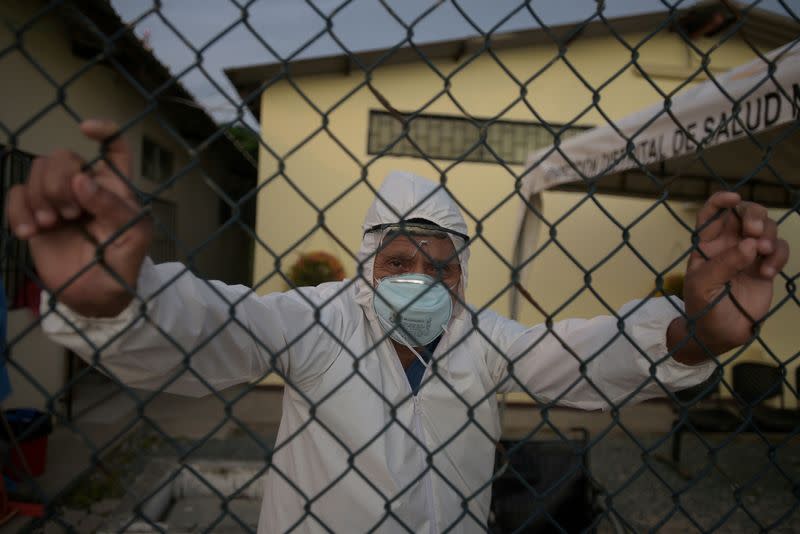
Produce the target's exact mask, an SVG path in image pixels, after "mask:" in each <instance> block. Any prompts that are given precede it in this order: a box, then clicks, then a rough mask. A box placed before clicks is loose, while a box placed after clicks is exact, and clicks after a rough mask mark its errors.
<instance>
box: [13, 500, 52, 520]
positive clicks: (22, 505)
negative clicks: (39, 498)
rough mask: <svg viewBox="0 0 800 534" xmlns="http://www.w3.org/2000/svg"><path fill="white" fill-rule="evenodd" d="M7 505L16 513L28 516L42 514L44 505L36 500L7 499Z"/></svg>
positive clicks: (39, 515) (40, 515)
mask: <svg viewBox="0 0 800 534" xmlns="http://www.w3.org/2000/svg"><path fill="white" fill-rule="evenodd" d="M8 507H9V509H11V510H16V511H17V513H18V514H20V515H24V516H28V517H42V516H44V505H43V504H41V503H38V502H21V501H8Z"/></svg>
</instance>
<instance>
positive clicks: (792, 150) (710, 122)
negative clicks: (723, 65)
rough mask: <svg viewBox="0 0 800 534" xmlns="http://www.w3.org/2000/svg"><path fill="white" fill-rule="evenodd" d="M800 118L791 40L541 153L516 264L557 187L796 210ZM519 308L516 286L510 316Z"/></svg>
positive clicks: (529, 185)
mask: <svg viewBox="0 0 800 534" xmlns="http://www.w3.org/2000/svg"><path fill="white" fill-rule="evenodd" d="M765 59H766V60H767V61H765ZM770 64H771V65H773V66H774V70H773V71H772V73H771V74H770V68H769V66H770ZM734 103H738V110H737V109H735V107H736V106H735V105H734ZM799 117H800V44H798V43H790V44H789V45H786V46H783V47H781V48H779V49H777V50H773V51H772V52H770V53H769V54H766V55H765V56H764V59H762V58H757V59H755V60H753V61H751V62H750V63H747V64H745V65H742V66H740V67H737V68H735V69H733V70H731V71H729V72H727V73H725V74H724V75H722V76H717V77H715V78H713V79H711V80H709V81H707V82H705V83H702V84H700V85H697V86H694V87H692V88H690V89H687V90H685V91H683V92H681V93H679V94H678V95H677V96H675V97H674V98H672V100H671V105H669V106H668V105H667V104H666V103H665V102H659V103H657V104H656V105H653V106H651V107H649V108H647V109H644V110H642V111H639V112H637V113H634V114H632V115H629V116H627V117H625V118H623V119H621V120H619V121H615V122H614V123H613V124H610V125H608V126H602V127H597V128H593V129H591V130H589V131H587V132H585V133H583V134H580V135H577V136H575V137H572V138H570V139H568V140H566V141H564V142H563V143H561V144H560V146H558V147H556V146H550V147H547V148H545V149H542V150H539V151H537V152H534V153H533V154H531V155H530V156H529V158H528V163H527V165H526V172H525V174H524V175H523V177H522V183H521V189H520V192H521V194H522V195H523V198H525V199H527V201H528V203H527V204H523V207H522V210H521V211H522V215H521V217H520V222H519V226H518V229H517V237H516V243H515V248H514V265H515V266H524V265H525V263H526V260H527V259H528V258H530V256H531V255H532V254H533V253H534V252H535V251H536V247H537V242H538V237H539V230H540V226H541V219H540V218H539V216H538V215H537V213H536V212H539V213H541V209H542V199H541V193H542V192H543V191H544V190H546V189H551V188H555V187H558V188H559V189H561V190H572V191H581V192H584V193H589V192H598V193H611V194H619V195H627V196H639V197H661V196H662V195H663V196H665V197H667V198H670V199H683V200H687V199H688V200H696V201H698V202H701V201H703V200H705V198H707V197H708V195H709V194H710V193H711V192H713V191H715V190H719V189H733V190H736V191H738V192H739V193H741V194H742V196H743V197H744V198H748V199H752V200H755V201H757V202H761V203H762V204H765V205H768V206H774V207H778V206H780V207H796V204H797V203H798V201H799V200H800V197H798V194H797V192H798V190H800V132H799V131H798V130H799V129H800V121H798V118H799ZM531 207H533V209H531ZM523 275H524V269H523V271H522V272H521V273H520V278H521V279H522V276H523ZM516 310H517V295H516V292H515V294H514V296H513V297H512V303H511V314H512V317H513V316H515V315H516Z"/></svg>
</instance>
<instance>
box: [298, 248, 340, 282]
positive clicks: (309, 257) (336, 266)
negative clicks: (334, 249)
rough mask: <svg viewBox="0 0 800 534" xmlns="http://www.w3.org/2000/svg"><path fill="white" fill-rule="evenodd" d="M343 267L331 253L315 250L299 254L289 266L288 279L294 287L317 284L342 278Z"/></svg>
mask: <svg viewBox="0 0 800 534" xmlns="http://www.w3.org/2000/svg"><path fill="white" fill-rule="evenodd" d="M344 276H345V273H344V267H343V266H342V263H341V262H340V261H339V260H338V259H336V257H335V256H334V255H333V254H329V253H327V252H322V251H315V252H308V253H305V254H300V257H299V258H298V259H297V261H296V262H294V264H292V266H291V267H290V268H289V279H290V280H291V281H292V283H293V284H294V285H295V287H303V286H317V285H319V284H323V283H325V282H337V281H339V280H344Z"/></svg>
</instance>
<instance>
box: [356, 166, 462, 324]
mask: <svg viewBox="0 0 800 534" xmlns="http://www.w3.org/2000/svg"><path fill="white" fill-rule="evenodd" d="M411 219H426V220H428V221H430V222H432V223H435V224H437V225H439V226H441V227H442V228H445V229H447V230H451V231H453V232H457V233H459V234H464V235H466V234H467V223H466V222H464V217H463V216H462V215H461V210H460V209H459V207H458V204H456V202H455V200H453V197H451V196H450V194H449V193H448V192H447V190H445V188H444V187H443V186H442V185H441V184H439V183H436V182H433V181H431V180H428V179H426V178H423V177H421V176H416V175H414V174H411V173H409V172H399V171H395V172H392V173H390V174H389V175H388V176H387V177H386V179H385V180H384V181H383V184H382V185H381V187H380V188H379V189H378V193H377V195H376V196H375V200H374V201H373V202H372V205H371V206H370V207H369V209H368V210H367V216H366V217H365V218H364V224H363V226H362V229H363V231H364V232H365V233H364V237H363V239H362V240H361V249H360V250H359V252H358V262H359V265H361V266H362V276H361V277H358V279H357V280H356V300H357V302H358V303H359V304H360V305H361V307H362V308H363V309H364V313H366V315H367V317H368V318H369V319H370V321H377V317H376V316H375V312H374V311H373V309H372V298H373V292H374V290H373V287H372V283H371V282H372V278H373V264H374V262H375V254H376V252H377V250H378V246H379V245H380V243H379V241H380V232H370V233H367V230H369V229H371V228H374V227H375V226H379V225H382V224H391V223H398V222H401V221H408V220H411ZM451 240H452V238H451ZM453 246H455V247H456V251H458V252H459V254H458V261H459V263H460V264H461V283H460V284H459V289H458V296H459V299H460V300H461V301H462V302H463V300H464V291H465V289H466V287H467V263H468V260H469V247H466V246H462V247H461V250H460V251H459V245H458V244H456V242H455V241H454V242H453ZM357 276H358V275H357ZM463 311H464V306H463V305H461V304H460V303H458V302H457V303H456V304H455V306H454V308H453V318H456V317H459V316H460V315H461V314H462V313H463Z"/></svg>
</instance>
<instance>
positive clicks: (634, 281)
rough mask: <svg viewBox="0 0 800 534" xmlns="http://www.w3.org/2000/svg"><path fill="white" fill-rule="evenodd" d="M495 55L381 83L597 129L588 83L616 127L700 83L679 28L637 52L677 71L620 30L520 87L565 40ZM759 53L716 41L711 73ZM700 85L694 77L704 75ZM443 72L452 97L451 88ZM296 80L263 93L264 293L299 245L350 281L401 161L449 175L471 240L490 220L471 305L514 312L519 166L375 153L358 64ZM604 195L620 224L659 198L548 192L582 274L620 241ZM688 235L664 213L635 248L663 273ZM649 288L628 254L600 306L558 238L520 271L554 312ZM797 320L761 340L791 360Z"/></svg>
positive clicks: (606, 275)
mask: <svg viewBox="0 0 800 534" xmlns="http://www.w3.org/2000/svg"><path fill="white" fill-rule="evenodd" d="M646 37H647V35H646V34H645V33H642V34H638V35H626V36H625V39H626V41H627V42H628V43H629V44H630V45H631V46H636V45H638V44H639V43H640V41H642V40H644V39H646ZM696 44H697V45H698V46H699V47H700V48H701V49H706V50H707V49H710V48H711V47H712V46H713V45H714V43H713V42H711V41H708V42H705V41H700V42H698V43H696ZM496 54H497V56H498V57H499V59H500V61H502V63H503V65H504V66H505V68H506V69H507V71H508V72H506V71H504V70H503V69H502V68H501V67H500V66H499V65H498V63H497V61H495V59H493V58H492V57H490V56H489V55H488V54H482V55H480V56H479V57H477V58H476V59H474V60H470V58H469V57H465V58H461V59H460V60H457V61H436V62H434V67H435V68H432V67H429V66H428V65H426V64H425V63H424V62H422V61H419V62H416V63H413V64H403V65H394V66H388V67H381V68H378V69H376V70H375V71H374V72H372V75H371V84H372V86H373V87H374V88H375V90H377V91H378V92H379V93H380V94H381V95H383V96H384V97H385V98H386V99H387V100H388V101H389V102H390V104H391V105H392V106H393V107H394V108H395V109H397V110H399V111H401V112H410V111H415V110H419V111H420V112H423V113H431V114H444V115H451V116H463V115H464V113H469V114H471V115H473V116H476V117H479V118H486V117H495V116H497V117H498V118H502V119H506V120H525V121H536V120H538V119H537V118H536V116H535V115H534V114H533V112H532V111H531V109H529V107H528V106H530V107H531V108H533V109H534V110H535V111H536V113H537V114H538V115H539V116H540V117H541V119H543V120H547V121H551V122H554V123H567V122H571V121H574V122H575V123H576V124H578V125H585V126H593V125H599V124H605V119H604V118H603V116H602V115H601V113H600V112H598V111H597V110H596V109H593V108H592V107H591V105H592V99H593V91H592V90H591V89H590V88H588V87H587V85H588V86H591V87H594V88H597V91H598V94H599V97H600V100H599V107H600V108H601V109H602V112H603V113H604V114H605V115H606V116H608V117H609V118H611V119H612V120H613V119H619V118H622V117H624V116H626V115H628V114H629V113H632V112H634V111H637V110H639V109H641V108H644V107H646V106H648V105H650V104H653V103H655V102H658V101H660V100H662V99H663V96H662V95H661V94H660V93H659V90H660V91H663V92H664V93H669V92H671V91H674V90H676V88H678V87H679V84H681V83H685V82H684V81H682V80H678V79H676V77H675V75H676V73H681V72H683V73H684V74H683V76H684V77H685V78H689V77H692V76H693V74H694V73H695V71H697V68H698V67H697V65H698V64H699V60H698V59H697V58H696V57H694V58H693V57H692V54H691V53H690V52H689V50H688V48H687V46H686V45H685V44H683V43H682V42H681V41H680V39H679V38H678V37H677V36H675V35H674V34H672V33H668V32H666V31H662V32H661V33H659V34H657V35H656V36H654V37H653V38H651V39H650V40H649V41H647V42H646V44H643V45H642V46H641V47H639V59H638V61H639V63H640V64H641V65H646V66H650V67H651V68H653V70H654V71H656V72H665V73H668V74H669V75H668V76H667V75H665V76H659V77H653V78H651V79H650V80H647V79H645V78H644V77H643V76H642V75H641V74H640V73H639V72H638V70H637V69H635V68H633V67H631V66H630V65H629V62H630V61H631V52H630V50H628V49H627V48H626V47H624V46H623V45H622V44H620V43H619V42H618V41H617V40H616V39H614V38H612V37H606V38H595V39H578V40H577V41H575V42H574V43H572V44H571V45H570V47H569V49H568V51H567V54H566V58H565V59H566V60H568V61H569V64H570V65H571V67H570V66H568V65H567V63H566V62H565V61H564V60H562V59H555V62H554V63H552V65H550V66H549V67H547V68H546V70H545V71H544V72H543V73H542V74H541V75H539V76H537V77H536V78H535V79H534V80H533V81H531V82H530V83H528V84H527V89H526V91H522V90H521V87H520V84H519V83H518V82H517V81H515V80H514V79H512V77H511V76H510V75H509V73H510V74H512V75H513V76H514V77H516V80H519V81H526V80H529V79H530V78H531V77H533V76H534V75H535V73H537V72H538V71H539V70H540V69H543V68H545V67H546V66H547V65H548V64H549V63H550V62H551V61H553V60H554V58H556V57H557V55H558V52H557V49H556V48H555V47H554V46H539V47H529V48H521V49H514V50H502V51H498V52H497V53H496ZM752 57H753V53H752V52H751V50H750V48H749V47H748V46H747V45H746V44H744V43H743V42H741V41H738V40H730V41H728V42H727V43H726V44H724V45H722V46H721V47H720V48H718V49H716V50H714V52H713V54H712V56H711V58H712V59H711V68H712V70H716V71H720V72H722V71H725V70H728V69H730V68H732V67H734V66H736V65H739V64H742V63H744V62H746V61H748V60H750V59H752ZM573 69H574V71H576V72H578V73H580V75H581V77H582V78H583V80H581V79H579V77H578V76H577V75H576V74H575V73H574V72H573ZM703 79H704V78H703V76H701V75H698V76H697V79H696V81H703ZM445 80H446V81H447V83H448V84H449V91H448V92H446V91H445V90H444V87H445V85H446V83H445ZM293 81H294V87H293V86H292V85H290V84H288V83H286V82H282V83H279V84H276V85H273V86H271V87H269V88H268V89H267V90H266V91H264V93H263V95H262V99H261V110H262V114H261V117H260V119H261V125H262V137H263V140H264V142H265V143H266V144H267V145H268V146H269V148H270V150H269V151H267V150H263V149H262V151H261V154H260V173H259V177H260V178H259V184H260V185H261V189H260V192H259V196H258V214H257V232H258V235H259V237H260V238H261V239H262V240H263V242H264V243H265V245H266V246H267V247H269V251H268V250H267V249H265V248H264V247H260V246H257V247H256V253H255V267H254V284H255V285H256V287H257V290H258V292H259V293H268V292H271V291H280V290H285V289H286V288H287V284H286V282H285V281H284V280H283V279H282V278H281V276H280V275H279V273H278V270H279V269H283V270H284V271H286V270H288V267H289V265H291V263H292V262H293V261H295V260H296V258H297V256H298V253H300V252H308V251H311V250H318V249H322V250H326V251H329V252H333V253H335V254H336V255H338V256H339V257H340V258H341V259H342V260H343V261H344V263H345V265H346V270H347V273H348V275H349V276H353V275H354V273H355V262H354V260H353V256H354V254H355V253H356V251H357V250H358V246H359V243H360V240H361V224H362V221H363V216H364V214H365V212H366V209H367V207H368V205H369V204H370V202H371V201H372V198H373V192H372V191H371V190H370V188H369V187H367V185H366V184H365V183H364V180H365V181H366V182H368V183H369V184H370V185H371V186H372V187H375V188H377V187H378V186H379V185H380V183H381V181H382V180H383V178H384V176H385V175H386V174H387V173H388V172H390V171H391V170H395V169H402V170H407V171H411V172H414V173H417V174H420V175H423V176H427V177H429V178H431V179H435V180H439V179H441V178H446V184H447V187H448V188H449V190H450V191H451V192H452V194H453V195H454V196H455V197H456V198H457V199H458V200H459V201H460V202H461V203H462V204H463V206H464V207H465V209H466V211H467V212H468V213H465V216H466V218H467V223H468V225H469V228H470V233H471V234H472V235H474V234H475V233H476V227H477V226H478V225H479V224H480V226H481V228H482V231H481V235H482V236H483V239H485V241H487V242H488V243H491V248H490V247H489V246H487V245H486V244H485V243H484V242H483V240H478V241H477V242H476V243H475V244H474V245H473V247H472V259H471V265H470V273H471V280H470V284H469V288H468V291H467V298H468V300H469V302H470V303H471V304H473V305H475V306H477V307H479V308H480V307H484V306H488V307H491V308H492V309H494V310H496V311H498V312H500V313H504V314H506V313H508V310H509V291H508V285H509V282H510V270H509V269H508V264H510V262H511V258H512V245H513V241H514V237H515V231H516V224H517V220H518V217H519V209H520V200H519V198H517V197H516V196H515V195H514V185H515V178H516V175H517V174H519V173H520V172H521V171H522V167H521V166H511V167H510V168H504V167H503V166H501V165H497V164H487V163H474V162H453V161H442V160H435V161H425V160H423V159H416V158H408V157H392V156H385V157H377V156H373V155H369V154H367V138H368V114H369V111H370V110H372V109H377V110H381V109H383V106H382V105H381V104H380V102H379V101H378V99H377V98H376V97H375V95H374V94H373V92H372V91H371V90H370V89H369V88H368V87H367V86H366V83H367V82H366V78H365V75H364V73H363V72H361V71H360V70H358V69H355V70H354V71H353V72H352V73H350V74H348V75H342V74H331V75H317V76H307V77H296V78H293ZM301 92H302V94H303V95H304V96H302V95H301V94H300V93H301ZM454 100H456V101H457V102H458V103H459V105H460V107H461V108H463V110H464V111H463V112H462V111H461V110H460V109H459V107H457V106H456V104H455V103H454ZM309 101H310V102H312V103H313V106H315V107H316V108H317V109H314V107H312V105H310V104H309ZM323 113H324V114H325V115H326V120H323V116H322V114H323ZM276 156H277V157H276ZM278 158H280V161H279V159H278ZM362 177H363V180H362ZM342 195H344V196H343V197H341V196H342ZM596 204H600V205H602V207H603V208H604V209H605V210H607V211H608V212H609V213H611V214H613V216H614V217H615V218H616V219H617V221H618V223H619V224H622V225H627V224H630V223H631V222H632V221H634V220H635V219H637V218H638V217H640V216H641V215H642V214H643V213H645V212H647V211H648V210H649V209H650V208H651V206H652V202H651V201H649V200H635V199H625V198H615V197H611V196H607V195H598V196H596V197H595V198H594V199H586V198H584V197H583V196H582V195H580V194H576V193H562V192H549V193H545V195H544V215H545V217H546V218H547V220H548V221H551V222H553V223H555V222H557V225H556V229H557V238H558V241H559V243H560V244H561V245H562V246H563V248H564V249H566V250H567V251H568V252H569V254H570V255H572V256H573V258H574V259H575V260H577V262H579V263H580V264H581V265H583V266H584V267H585V268H591V267H593V266H595V265H596V264H597V263H598V262H600V261H601V260H602V258H604V257H605V256H606V255H608V254H609V253H611V252H612V251H616V250H617V248H619V246H620V243H621V242H622V237H621V231H620V229H619V228H618V227H617V226H616V225H615V224H613V223H612V222H611V221H610V220H609V219H608V218H607V217H606V215H604V213H603V212H602V210H601V209H599V207H598V206H597V205H596ZM498 206H499V208H498ZM670 206H671V207H672V208H673V209H674V210H675V212H677V214H678V215H679V216H680V217H681V218H683V219H684V220H685V221H686V222H687V224H689V225H693V224H694V218H695V215H696V210H697V206H696V205H693V204H688V203H683V202H670ZM775 215H779V213H775ZM796 219H797V218H796V217H795V218H793V219H790V220H789V221H787V223H786V224H785V225H784V226H783V227H782V234H783V235H785V236H788V237H790V238H791V239H792V244H793V246H794V248H795V250H796V249H797V246H798V245H800V240H798V238H797V236H798V235H800V234H799V233H798V228H797V222H796ZM321 222H324V229H323V228H322V227H321V226H320V224H319V223H321ZM329 232H330V233H332V234H334V235H335V236H336V237H337V238H338V241H337V240H336V239H333V238H332V237H331V236H330V235H329ZM544 238H545V236H544V235H543V236H542V242H543V241H544ZM689 239H690V236H689V234H688V233H687V232H686V231H685V230H684V229H682V227H681V226H680V224H679V223H678V222H677V221H675V219H674V217H673V216H672V215H671V214H670V213H669V212H668V211H667V210H666V209H665V208H664V207H663V206H662V207H658V208H656V209H655V210H653V211H652V212H651V213H649V214H648V215H647V216H646V217H644V218H643V219H642V220H641V221H640V222H639V223H637V224H636V225H635V226H634V227H633V228H632V230H631V239H630V243H631V245H632V246H633V247H635V248H636V249H637V250H638V251H639V252H640V253H641V254H642V255H643V256H644V257H645V258H647V260H648V261H649V262H650V263H651V265H652V266H653V267H654V268H656V269H659V270H662V269H665V268H666V267H667V266H668V265H670V263H672V262H673V261H674V260H675V259H676V258H678V257H679V256H680V255H681V254H682V253H683V252H684V251H685V250H686V249H687V248H688V247H689V246H690V241H689ZM492 248H493V249H494V250H492ZM276 260H278V261H276ZM797 266H798V263H797V260H796V259H794V260H792V263H790V265H789V266H788V267H787V270H786V272H789V273H793V272H797V270H798V269H797ZM682 268H683V265H681V266H680V269H681V270H682ZM653 284H654V275H653V274H652V272H651V271H650V270H649V269H648V268H647V267H645V266H644V265H643V264H642V263H641V262H640V261H639V260H638V259H637V258H636V256H635V255H634V254H633V253H632V252H631V251H630V249H628V248H625V247H622V248H621V250H618V251H616V253H615V255H614V256H613V257H612V258H611V259H609V260H608V261H606V262H605V263H603V264H602V265H601V266H599V267H597V269H596V270H594V271H593V273H592V277H591V287H592V289H593V290H594V292H596V293H597V294H598V295H599V297H601V298H602V299H603V300H604V301H605V304H604V303H601V301H600V299H599V298H598V297H597V296H595V295H593V294H592V292H591V291H589V290H588V289H587V288H585V287H584V274H583V272H582V271H581V270H580V269H579V268H578V267H576V265H575V263H573V261H572V260H570V259H569V258H568V257H567V255H566V254H565V253H564V252H563V251H562V250H561V249H560V248H559V247H557V246H553V245H550V246H548V247H547V248H546V249H545V250H544V251H543V252H542V254H541V255H540V256H539V257H538V258H537V259H536V261H535V262H534V264H533V268H532V269H531V272H530V274H529V277H528V278H527V279H526V280H524V285H525V286H526V287H527V288H528V290H529V291H530V292H531V293H532V294H533V295H534V297H535V298H536V299H537V301H538V302H539V303H540V304H541V305H542V306H543V307H544V309H545V310H547V312H548V313H554V314H555V316H556V318H557V319H558V318H566V317H589V316H593V315H596V314H602V313H607V308H606V305H608V306H610V307H611V308H614V309H616V308H619V307H620V306H621V305H622V304H624V303H625V302H627V301H629V300H631V299H634V298H637V297H643V296H645V295H646V294H648V292H649V291H650V289H651V288H652V287H653ZM776 285H777V286H778V296H780V295H785V289H782V287H781V284H780V283H776ZM573 297H574V298H573ZM520 320H521V322H523V323H526V324H534V323H538V322H541V321H542V320H543V317H542V316H541V315H540V314H538V313H537V312H536V310H535V309H534V308H533V307H532V306H530V305H528V304H526V303H525V302H524V301H523V303H522V306H521V315H520ZM797 323H798V311H797V306H785V307H784V308H783V309H782V310H781V311H780V312H778V314H776V316H775V317H773V318H772V319H771V320H770V323H769V324H768V326H766V327H765V329H764V336H763V338H764V339H765V341H767V343H768V345H769V346H770V347H771V348H772V349H773V350H774V351H775V354H776V355H777V356H778V357H779V358H781V359H787V358H789V357H790V356H791V355H793V354H794V351H795V350H796V341H794V340H792V338H791V336H790V335H789V334H788V332H791V329H790V328H789V326H790V325H793V324H797ZM753 357H757V355H754V356H753ZM792 376H793V375H792ZM791 382H792V383H793V379H792V380H791Z"/></svg>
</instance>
